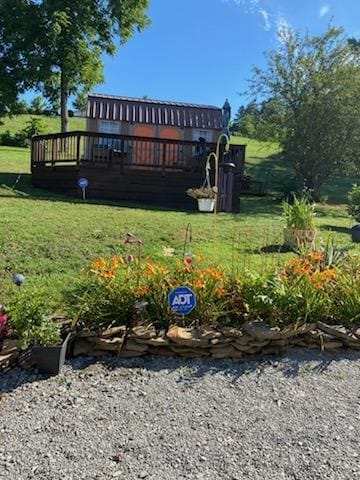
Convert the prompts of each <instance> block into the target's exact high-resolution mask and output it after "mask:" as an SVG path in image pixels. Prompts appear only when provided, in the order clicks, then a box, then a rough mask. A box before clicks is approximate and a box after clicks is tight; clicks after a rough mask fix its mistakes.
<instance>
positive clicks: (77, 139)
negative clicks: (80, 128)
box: [76, 133, 81, 168]
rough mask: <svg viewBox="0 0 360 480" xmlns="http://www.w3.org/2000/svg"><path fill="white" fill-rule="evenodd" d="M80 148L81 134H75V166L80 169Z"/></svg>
mask: <svg viewBox="0 0 360 480" xmlns="http://www.w3.org/2000/svg"><path fill="white" fill-rule="evenodd" d="M80 147H81V134H80V133H78V134H77V138H76V165H77V167H78V168H80Z"/></svg>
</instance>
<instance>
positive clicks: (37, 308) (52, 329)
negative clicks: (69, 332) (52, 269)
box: [9, 287, 61, 348]
mask: <svg viewBox="0 0 360 480" xmlns="http://www.w3.org/2000/svg"><path fill="white" fill-rule="evenodd" d="M50 313H53V311H52V307H51V305H49V302H48V300H47V296H46V292H45V291H44V290H42V289H35V290H33V289H30V290H28V289H26V288H24V287H23V288H22V289H21V290H20V291H19V292H18V294H17V295H16V296H15V298H14V300H13V302H11V304H10V321H9V323H10V326H11V327H12V328H13V329H14V331H15V333H16V334H17V336H18V338H19V339H20V341H21V344H22V347H23V348H26V347H28V346H29V345H42V346H48V345H57V344H59V343H61V335H60V327H59V325H58V324H56V323H55V322H54V321H52V320H51V319H50V316H49V314H50Z"/></svg>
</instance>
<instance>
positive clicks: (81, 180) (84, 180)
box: [77, 177, 89, 202]
mask: <svg viewBox="0 0 360 480" xmlns="http://www.w3.org/2000/svg"><path fill="white" fill-rule="evenodd" d="M77 184H78V186H79V187H80V188H81V190H82V195H83V200H84V202H85V201H86V189H87V187H88V186H89V180H88V179H87V178H85V177H81V178H79V180H78V182H77Z"/></svg>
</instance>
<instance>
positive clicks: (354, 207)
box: [347, 183, 360, 243]
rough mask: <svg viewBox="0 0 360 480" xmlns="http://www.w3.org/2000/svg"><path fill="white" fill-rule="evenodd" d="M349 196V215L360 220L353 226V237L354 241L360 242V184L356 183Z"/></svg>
mask: <svg viewBox="0 0 360 480" xmlns="http://www.w3.org/2000/svg"><path fill="white" fill-rule="evenodd" d="M347 198H348V202H349V204H348V212H349V215H351V216H352V217H353V218H354V220H355V221H356V222H359V223H357V224H355V225H354V226H353V227H352V228H351V239H352V241H353V242H356V243H360V185H357V184H356V183H355V184H354V185H353V186H352V189H351V190H350V192H349V193H348V197H347Z"/></svg>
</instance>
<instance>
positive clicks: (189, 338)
mask: <svg viewBox="0 0 360 480" xmlns="http://www.w3.org/2000/svg"><path fill="white" fill-rule="evenodd" d="M166 336H167V337H168V338H169V339H170V340H171V341H172V342H174V343H176V344H178V345H182V346H185V347H206V346H207V345H208V344H209V342H208V341H207V339H204V338H203V339H200V338H199V336H198V333H197V331H196V329H190V328H183V327H178V326H177V325H172V326H171V327H170V328H169V330H168V332H167V334H166Z"/></svg>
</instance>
